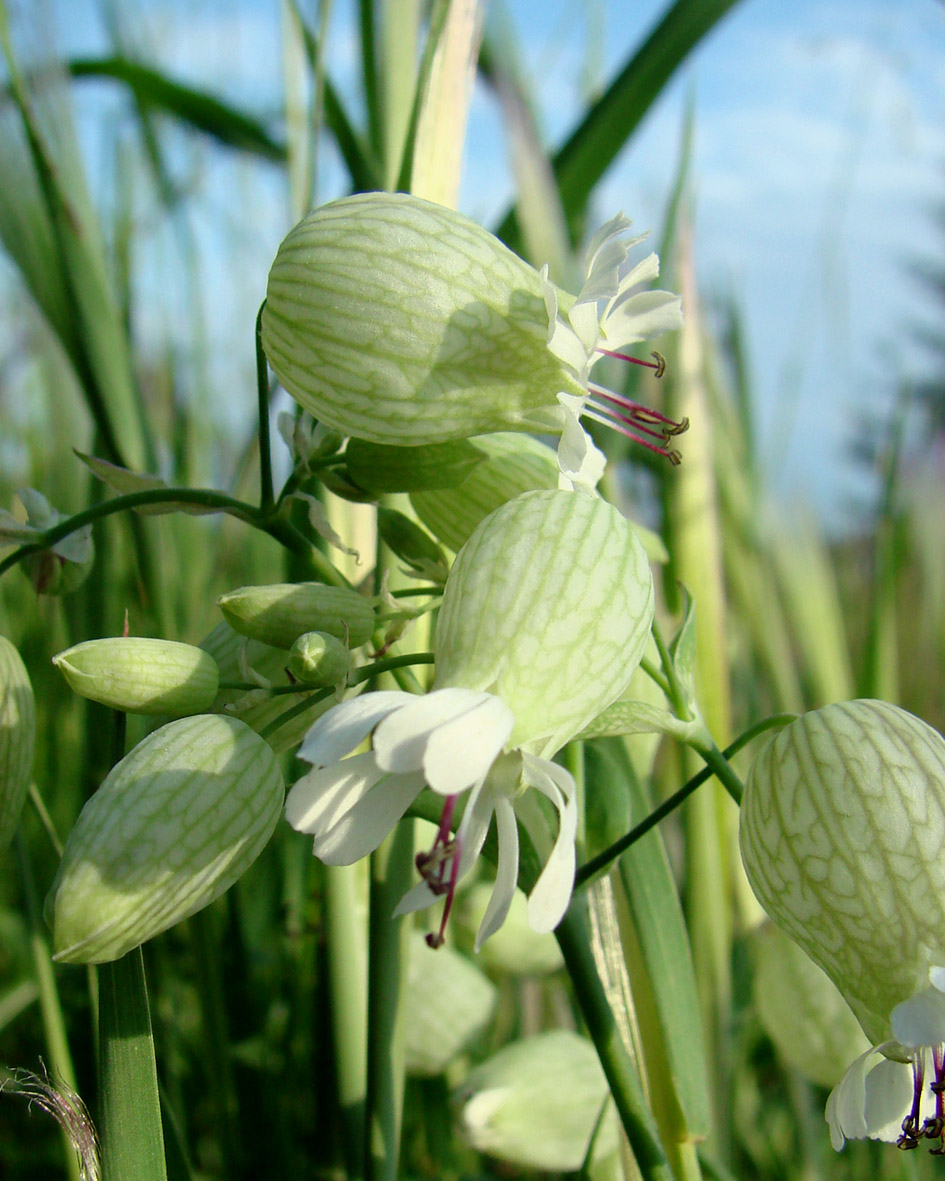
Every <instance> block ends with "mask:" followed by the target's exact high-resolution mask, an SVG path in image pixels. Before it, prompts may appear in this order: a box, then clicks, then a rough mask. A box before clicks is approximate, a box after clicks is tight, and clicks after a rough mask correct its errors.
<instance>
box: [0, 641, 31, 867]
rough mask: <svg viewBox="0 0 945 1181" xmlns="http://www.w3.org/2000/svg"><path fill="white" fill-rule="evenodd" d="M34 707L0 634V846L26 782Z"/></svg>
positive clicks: (21, 669)
mask: <svg viewBox="0 0 945 1181" xmlns="http://www.w3.org/2000/svg"><path fill="white" fill-rule="evenodd" d="M35 740H36V709H35V704H34V701H33V687H32V685H31V684H30V678H29V674H28V673H27V671H26V665H24V663H23V661H22V659H21V657H20V654H19V652H17V650H16V648H14V646H13V645H12V644H11V643H10V641H9V640H8V639H7V638H6V637H5V636H0V849H2V848H4V847H5V846H6V844H7V843H8V841H9V840H10V838H11V837H12V836H13V833H14V831H15V830H16V826H17V824H18V823H19V819H20V812H21V810H22V808H23V801H24V800H25V799H26V792H27V790H28V788H29V785H30V773H31V771H32V769H33V746H34V743H35Z"/></svg>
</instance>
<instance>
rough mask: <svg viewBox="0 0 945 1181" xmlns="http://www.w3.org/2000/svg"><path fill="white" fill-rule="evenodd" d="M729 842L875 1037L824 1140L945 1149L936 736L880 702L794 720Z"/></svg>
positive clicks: (759, 767)
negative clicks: (924, 1143) (735, 842)
mask: <svg viewBox="0 0 945 1181" xmlns="http://www.w3.org/2000/svg"><path fill="white" fill-rule="evenodd" d="M739 837H740V842H741V849H742V859H743V861H744V863H745V869H746V870H747V872H748V877H749V880H750V881H751V885H752V888H753V890H754V891H755V894H756V895H757V897H758V900H759V901H760V902H761V904H762V905H763V906H764V908H765V909H766V910H767V911H768V913H769V914H770V915H771V917H772V918H773V919H774V920H775V921H776V922H777V923H778V924H779V925H780V926H781V927H782V928H784V930H785V931H787V933H788V934H789V935H791V936H792V937H793V938H794V939H795V940H796V941H797V942H798V943H799V944H800V945H801V946H802V947H803V948H804V950H805V951H806V952H807V953H808V954H809V955H810V956H811V958H812V959H813V960H814V961H815V962H816V963H818V964H819V965H820V966H821V968H823V969H824V971H825V972H827V974H828V975H829V976H830V977H831V979H832V980H833V982H834V984H836V986H837V987H838V988H839V990H840V992H841V993H842V994H843V996H844V999H845V1000H846V1001H847V1003H848V1004H849V1006H850V1008H851V1009H852V1010H853V1012H854V1014H855V1015H856V1017H857V1020H858V1021H859V1022H860V1025H861V1026H862V1027H863V1030H864V1032H865V1033H866V1035H867V1037H868V1038H869V1040H870V1041H871V1042H872V1043H873V1046H872V1048H871V1049H870V1050H868V1051H867V1052H866V1053H865V1054H862V1055H860V1056H859V1057H858V1058H857V1059H856V1060H855V1061H854V1062H853V1064H852V1065H851V1066H850V1067H849V1069H848V1070H847V1072H846V1074H845V1075H844V1076H843V1078H842V1079H841V1080H840V1082H839V1083H838V1084H837V1086H836V1087H835V1088H834V1090H833V1092H832V1093H831V1096H830V1100H829V1102H828V1104H827V1111H826V1118H827V1122H828V1123H829V1125H830V1134H831V1139H832V1141H833V1144H834V1147H836V1148H840V1147H842V1145H843V1142H844V1140H845V1139H847V1138H861V1137H871V1138H874V1139H881V1140H895V1141H896V1142H897V1143H898V1144H899V1146H900V1147H901V1148H915V1147H917V1146H918V1144H919V1142H920V1141H921V1140H922V1139H928V1140H932V1141H937V1142H938V1144H937V1146H936V1147H935V1148H933V1149H932V1151H933V1152H935V1153H936V1154H941V1153H945V1106H943V1103H945V1097H943V1091H945V1065H943V1056H945V966H943V965H945V859H943V857H942V847H943V839H945V741H943V739H942V737H941V736H940V735H939V734H937V733H936V732H935V731H934V730H933V729H932V728H931V727H930V726H928V725H926V724H925V723H924V722H922V721H921V720H920V719H919V718H916V717H913V716H912V715H911V714H908V713H906V712H905V710H902V709H899V708H897V707H896V706H894V705H889V704H887V703H886V702H882V701H847V702H838V703H836V704H833V705H828V706H825V707H824V708H823V709H820V710H816V711H814V712H812V713H808V714H804V715H803V716H802V717H801V718H798V719H797V721H795V722H792V723H791V725H790V726H786V727H785V728H784V729H783V730H782V731H781V732H780V733H779V734H778V735H777V737H776V738H774V739H773V740H772V741H770V742H769V743H768V745H767V746H765V747H764V748H763V749H762V750H761V751H759V753H758V755H757V756H756V758H755V761H754V763H753V764H752V767H751V770H750V772H749V775H748V779H747V782H746V785H745V795H744V799H743V801H742V809H741V817H740V822H739Z"/></svg>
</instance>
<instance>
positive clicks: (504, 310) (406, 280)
mask: <svg viewBox="0 0 945 1181" xmlns="http://www.w3.org/2000/svg"><path fill="white" fill-rule="evenodd" d="M628 225H629V223H628V222H627V221H626V220H625V219H623V218H617V219H615V220H614V221H613V222H610V223H609V224H608V225H607V226H605V227H604V229H603V230H602V231H601V232H600V234H598V235H597V237H596V238H595V239H594V241H593V242H592V243H591V249H590V251H589V252H588V264H587V282H586V283H585V285H584V288H583V289H582V291H581V293H580V295H579V296H578V297H577V299H575V297H574V296H572V295H569V294H568V293H567V292H565V291H562V290H560V289H558V288H556V287H555V286H554V285H553V284H552V283H551V282H550V281H549V280H548V277H547V274H546V273H544V272H542V273H539V272H538V271H537V270H535V268H534V267H531V266H529V265H528V263H526V262H523V260H522V259H520V258H519V257H518V256H517V255H516V254H513V252H512V251H511V250H509V249H508V248H507V247H506V246H504V245H503V244H502V243H501V242H500V241H499V240H498V238H496V237H495V236H494V235H493V234H490V233H489V232H488V231H487V230H485V229H483V227H482V226H480V225H477V224H476V223H475V222H474V221H471V220H470V219H469V218H467V217H464V216H463V215H462V214H460V213H457V212H456V211H455V210H452V209H446V208H444V207H442V206H439V205H435V204H433V203H431V202H429V201H424V200H421V199H420V198H418V197H413V196H411V195H409V194H405V193H366V194H359V195H356V196H353V197H346V198H343V199H342V200H340V201H333V202H331V203H330V204H328V205H325V206H322V207H321V208H320V209H317V210H315V211H314V213H311V214H309V216H308V217H306V218H305V219H304V220H303V221H302V222H300V223H299V224H298V225H297V226H296V227H295V228H294V229H293V230H291V231H290V233H289V234H288V235H287V237H286V238H285V240H284V241H283V242H282V244H281V246H280V247H279V251H278V253H277V255H276V259H275V261H274V263H273V265H272V268H271V270H270V272H269V285H268V291H267V297H266V305H265V308H264V310H263V315H262V340H263V347H264V348H265V351H266V355H267V357H268V358H269V363H270V364H271V365H272V367H273V369H274V370H275V372H276V374H277V376H278V377H279V380H280V381H281V382H282V384H283V385H284V386H285V388H286V389H287V390H288V391H289V393H290V394H292V396H293V397H294V398H295V399H296V401H298V402H299V403H300V404H301V405H302V406H303V407H304V408H305V409H306V410H309V411H310V412H311V413H312V414H313V415H315V417H316V418H317V419H318V420H319V421H320V422H322V423H324V424H326V425H327V426H330V427H333V428H335V429H337V430H340V431H343V432H344V433H345V434H348V435H351V436H354V437H357V438H362V439H367V440H370V441H373V442H377V443H393V444H397V445H402V446H418V445H421V444H426V443H437V442H442V441H444V440H449V439H460V438H469V437H470V436H472V435H479V434H488V433H493V432H496V431H503V430H520V431H521V430H524V431H538V432H548V433H553V434H563V436H564V438H563V442H564V443H565V449H564V455H563V458H564V461H565V465H566V466H565V469H564V470H565V472H566V474H567V473H568V472H570V473H571V475H570V476H569V477H568V478H569V479H570V482H571V484H579V485H580V486H588V485H592V484H593V483H594V482H595V481H594V480H593V479H591V478H590V476H591V475H593V472H592V471H591V469H592V467H593V466H594V465H593V464H589V463H588V462H585V459H584V458H581V457H586V455H593V454H594V453H593V452H591V451H590V449H589V447H588V446H587V443H586V442H585V441H583V440H584V435H583V430H581V428H580V427H579V425H578V419H579V417H580V415H581V414H585V415H586V416H590V417H597V418H601V419H606V420H607V421H608V422H609V424H610V425H612V426H616V427H617V429H620V430H623V431H624V433H632V434H633V435H634V437H640V434H641V432H648V431H650V430H652V429H655V430H656V432H657V435H658V436H659V437H660V438H661V439H663V436H665V435H666V434H667V432H669V433H672V432H673V431H675V430H678V429H679V427H677V425H676V424H674V423H669V422H668V421H666V420H663V419H662V418H661V416H659V415H653V414H651V412H648V411H644V410H643V409H642V408H640V407H636V406H634V404H632V403H629V402H625V401H624V400H623V399H621V398H618V397H617V395H613V394H608V393H607V392H606V391H602V390H599V389H597V387H590V386H589V385H588V375H589V372H590V368H591V365H592V364H593V363H594V361H595V360H596V359H597V358H598V357H599V356H600V355H602V354H603V353H605V352H608V351H609V352H618V351H619V350H620V349H621V348H624V347H627V346H628V345H630V344H632V343H636V342H639V341H641V340H643V339H645V338H646V337H648V336H651V335H656V334H658V333H662V332H666V331H669V330H671V329H674V328H676V327H678V325H679V323H680V312H679V299H678V297H677V296H674V295H670V294H669V293H667V292H657V291H648V292H638V291H636V290H635V288H636V287H637V286H638V285H639V284H640V283H641V282H644V281H647V280H649V279H652V278H653V277H654V276H655V274H656V273H657V269H658V268H657V261H656V256H655V255H650V256H649V257H648V258H647V259H645V260H644V261H643V262H642V263H640V264H639V266H637V267H636V268H634V269H633V270H631V272H630V273H629V275H627V276H624V277H621V274H620V272H621V270H622V264H623V262H624V260H625V258H626V254H627V249H628V244H627V243H625V242H624V241H623V238H622V235H623V234H624V232H625V230H626V228H627V226H628ZM601 306H603V309H604V310H603V315H602V316H601V312H600V308H601ZM562 398H563V400H562ZM608 407H609V409H607V408H608ZM641 441H644V442H646V443H647V445H648V446H649V445H653V446H654V447H656V449H658V450H661V451H662V452H663V453H664V454H669V452H668V451H667V449H666V448H665V446H661V445H658V444H657V443H655V442H652V443H651V441H648V440H647V439H646V438H643V439H641ZM663 441H664V442H665V439H663ZM576 453H577V454H578V456H579V458H580V459H581V462H580V470H578V469H576V468H575V467H574V456H575V454H576ZM568 465H570V466H568Z"/></svg>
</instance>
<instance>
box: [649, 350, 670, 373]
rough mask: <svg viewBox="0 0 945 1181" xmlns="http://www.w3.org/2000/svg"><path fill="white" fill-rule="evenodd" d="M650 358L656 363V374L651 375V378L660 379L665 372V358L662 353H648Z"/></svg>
mask: <svg viewBox="0 0 945 1181" xmlns="http://www.w3.org/2000/svg"><path fill="white" fill-rule="evenodd" d="M650 356H651V357H653V358H654V359H655V361H656V372H655V373H654V374H653V376H654V377H662V376H663V374H664V373H665V372H666V358H665V357H664V356H663V354H662V353H657V352H652V353H650Z"/></svg>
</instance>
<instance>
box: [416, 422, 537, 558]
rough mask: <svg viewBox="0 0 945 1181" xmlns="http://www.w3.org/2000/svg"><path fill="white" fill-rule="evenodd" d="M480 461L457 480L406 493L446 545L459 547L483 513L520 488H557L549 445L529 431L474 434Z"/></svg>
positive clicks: (487, 512) (428, 525) (524, 489)
mask: <svg viewBox="0 0 945 1181" xmlns="http://www.w3.org/2000/svg"><path fill="white" fill-rule="evenodd" d="M475 445H476V449H477V450H478V451H480V452H481V453H483V454H484V456H485V458H484V459H483V461H482V462H481V463H479V464H477V465H476V467H475V468H474V469H473V470H472V471H470V472H469V474H468V475H467V476H466V477H465V479H463V481H462V483H461V484H460V483H459V481H456V482H454V483H452V484H450V485H449V486H447V487H442V488H437V489H431V490H429V491H419V492H411V494H410V503H411V504H412V505H413V509H414V512H416V514H417V516H418V517H419V518H420V520H421V521H422V522H423V523H424V525H426V527H427V528H428V529H429V530H430V532H431V533H432V534H433V535H434V536H435V537H437V538H439V540H440V541H442V542H443V544H444V545H448V546H449V547H450V549H451V550H454V551H456V550H459V548H460V547H461V546H462V544H463V542H465V540H466V539H467V538H468V537H469V535H470V533H472V531H473V529H475V528H476V526H477V525H478V524H479V522H480V521H481V520H482V519H483V517H487V516H488V515H489V514H490V513H491V512H493V511H494V510H495V509H497V508H498V507H499V506H500V505H502V504H505V502H506V501H507V500H512V499H513V498H514V497H516V496H518V495H520V494H521V493H522V492H531V491H534V490H535V489H538V488H557V487H558V460H557V457H556V456H555V452H554V450H553V449H552V448H551V447H549V446H548V445H547V444H546V443H539V441H538V440H537V439H533V438H532V437H531V436H530V435H518V434H514V433H512V432H510V431H503V432H502V433H500V434H498V435H483V436H481V437H480V438H478V439H476V443H475Z"/></svg>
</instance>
